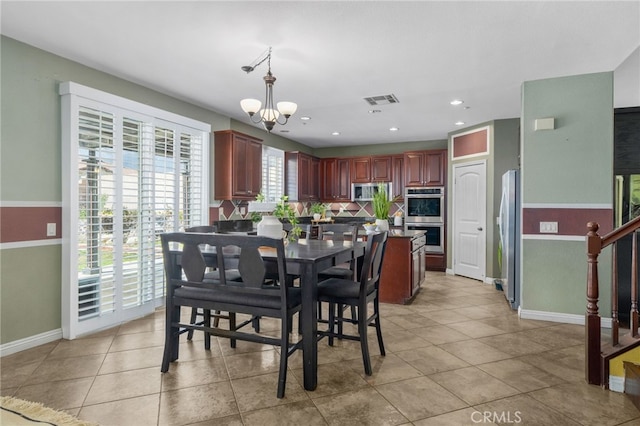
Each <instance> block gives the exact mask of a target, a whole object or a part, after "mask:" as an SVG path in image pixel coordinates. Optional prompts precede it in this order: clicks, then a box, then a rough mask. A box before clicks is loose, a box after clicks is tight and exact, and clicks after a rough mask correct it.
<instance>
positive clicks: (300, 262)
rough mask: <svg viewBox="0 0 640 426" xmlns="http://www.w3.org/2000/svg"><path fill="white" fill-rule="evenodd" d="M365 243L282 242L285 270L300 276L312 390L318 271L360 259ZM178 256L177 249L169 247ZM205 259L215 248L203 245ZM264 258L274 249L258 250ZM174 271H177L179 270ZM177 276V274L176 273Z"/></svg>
mask: <svg viewBox="0 0 640 426" xmlns="http://www.w3.org/2000/svg"><path fill="white" fill-rule="evenodd" d="M365 247H366V243H364V242H362V241H357V242H355V243H352V242H351V241H331V240H313V239H310V240H296V241H290V242H288V244H287V245H286V246H285V260H286V268H287V274H289V275H296V276H299V277H300V288H301V297H302V309H301V311H300V314H299V315H300V318H299V319H300V323H301V327H300V332H301V333H302V337H303V342H302V363H303V377H304V388H305V389H306V390H309V391H312V390H315V388H316V386H317V384H318V339H317V338H316V336H317V334H318V303H317V301H318V272H320V271H322V270H324V269H327V268H329V267H332V266H336V265H340V264H343V263H346V262H349V261H350V260H351V259H354V258H355V259H360V258H362V257H363V256H364V252H365ZM172 254H174V255H176V256H178V262H177V263H178V264H179V256H180V251H178V250H175V251H172ZM202 254H203V256H204V258H205V261H207V263H208V264H209V265H211V266H214V265H213V263H215V258H216V255H215V251H214V250H212V249H211V248H204V249H202ZM260 255H261V256H262V258H263V259H265V260H269V259H273V260H275V259H276V253H275V251H274V250H266V249H265V250H260ZM175 273H178V274H180V273H179V272H178V271H176V272H175ZM178 276H179V275H178Z"/></svg>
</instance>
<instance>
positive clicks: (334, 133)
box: [331, 132, 340, 136]
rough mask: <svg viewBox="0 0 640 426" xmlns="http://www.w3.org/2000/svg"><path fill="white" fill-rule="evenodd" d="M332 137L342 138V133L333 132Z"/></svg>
mask: <svg viewBox="0 0 640 426" xmlns="http://www.w3.org/2000/svg"><path fill="white" fill-rule="evenodd" d="M331 135H332V136H340V132H333V133H331Z"/></svg>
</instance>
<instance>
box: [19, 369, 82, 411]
mask: <svg viewBox="0 0 640 426" xmlns="http://www.w3.org/2000/svg"><path fill="white" fill-rule="evenodd" d="M93 380H94V378H93V377H86V378H82V379H72V380H59V381H53V382H46V383H38V384H35V385H28V386H22V387H21V388H20V389H19V390H18V391H17V392H16V393H15V395H14V396H15V397H16V398H20V399H24V400H27V401H35V402H40V403H41V404H44V405H46V406H47V407H51V408H54V409H57V410H63V409H70V408H76V407H82V404H83V402H84V401H85V398H86V397H87V394H88V392H89V389H90V388H91V384H92V383H93Z"/></svg>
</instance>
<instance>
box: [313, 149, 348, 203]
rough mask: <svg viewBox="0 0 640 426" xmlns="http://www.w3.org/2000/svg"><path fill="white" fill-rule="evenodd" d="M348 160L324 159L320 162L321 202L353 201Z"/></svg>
mask: <svg viewBox="0 0 640 426" xmlns="http://www.w3.org/2000/svg"><path fill="white" fill-rule="evenodd" d="M349 163H350V160H349V159H348V158H323V159H321V160H320V179H321V180H320V182H321V184H320V191H321V194H320V195H321V197H320V198H321V201H323V202H340V201H351V178H350V175H349Z"/></svg>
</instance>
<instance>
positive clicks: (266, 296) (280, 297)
mask: <svg viewBox="0 0 640 426" xmlns="http://www.w3.org/2000/svg"><path fill="white" fill-rule="evenodd" d="M160 238H161V241H162V252H163V259H164V266H165V273H166V276H167V292H166V293H167V296H166V297H167V301H166V326H165V346H164V355H163V359H162V367H161V371H162V372H163V373H166V372H168V371H169V365H170V363H171V362H173V361H175V360H177V359H178V355H179V354H178V349H179V336H180V330H181V329H184V328H187V329H194V330H202V331H204V333H205V340H207V339H210V338H211V336H217V337H224V338H228V339H230V342H231V347H235V341H236V340H246V341H250V342H256V343H262V344H269V345H275V346H280V347H281V350H280V370H279V376H278V390H277V396H278V398H282V397H284V392H285V386H286V378H287V360H288V358H289V356H290V355H291V354H292V353H293V352H295V351H296V350H297V349H299V348H301V347H302V341H303V340H302V338H300V339H299V340H298V341H297V342H295V343H293V342H291V341H290V338H289V337H290V336H289V330H290V329H291V324H292V321H293V316H294V315H295V314H296V313H298V312H300V310H301V308H302V302H301V290H300V288H299V287H289V286H286V285H281V286H278V287H277V288H276V289H274V288H265V286H264V285H263V284H264V280H265V277H266V272H267V267H266V264H267V263H275V264H276V267H277V270H278V278H279V280H280V282H285V280H286V275H287V269H286V262H285V252H284V241H283V240H282V239H273V238H268V237H261V236H253V235H228V234H199V233H171V234H162V235H161V236H160ZM177 244H180V245H182V250H181V251H180V252H177V251H176V250H175V246H176V245H177ZM204 245H208V246H210V247H212V248H213V250H215V258H216V262H217V267H218V270H219V271H220V274H219V279H215V280H209V279H205V278H204V276H205V269H206V267H207V264H206V262H205V259H204V256H203V253H202V247H203V246H204ZM260 250H268V251H270V252H271V253H275V254H276V257H275V262H274V260H272V259H270V260H269V261H268V262H265V261H264V260H263V259H262V256H261V254H260ZM232 256H233V257H234V258H237V259H238V271H239V272H240V276H241V280H240V281H229V280H227V279H226V270H227V269H226V267H225V262H226V261H227V259H228V258H231V257H232ZM178 261H179V262H180V265H177V263H178ZM180 267H181V268H182V270H183V271H184V275H185V277H186V278H183V277H182V276H178V275H179V274H177V273H176V271H177V270H178V269H179V268H180ZM183 306H184V307H190V308H199V309H204V310H205V312H207V311H208V312H212V311H224V312H229V318H230V319H229V328H228V329H223V328H222V327H215V326H214V327H212V326H210V325H209V324H208V323H207V321H206V320H205V322H204V324H192V323H183V322H181V317H180V308H181V307H183ZM237 313H240V314H247V315H249V316H251V317H252V318H253V317H271V318H276V319H279V320H280V336H279V338H275V337H270V336H267V335H260V334H257V333H256V332H249V331H242V330H240V329H241V328H242V327H244V326H245V325H246V324H248V323H250V322H251V320H249V321H245V322H243V323H242V324H236V314H237Z"/></svg>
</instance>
